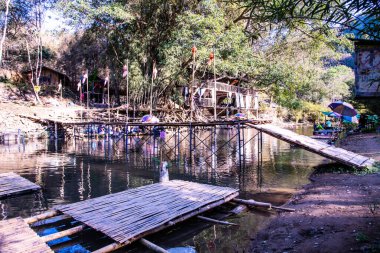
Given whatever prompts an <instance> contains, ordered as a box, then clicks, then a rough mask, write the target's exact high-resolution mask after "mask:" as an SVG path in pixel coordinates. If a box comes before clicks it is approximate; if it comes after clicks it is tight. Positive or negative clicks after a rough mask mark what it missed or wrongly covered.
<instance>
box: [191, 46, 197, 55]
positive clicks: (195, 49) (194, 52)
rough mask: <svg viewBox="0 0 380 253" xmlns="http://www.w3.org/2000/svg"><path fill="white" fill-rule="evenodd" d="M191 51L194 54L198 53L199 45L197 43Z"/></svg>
mask: <svg viewBox="0 0 380 253" xmlns="http://www.w3.org/2000/svg"><path fill="white" fill-rule="evenodd" d="M191 53H192V54H193V56H194V55H195V54H196V53H197V47H196V46H195V45H194V46H193V47H192V48H191Z"/></svg>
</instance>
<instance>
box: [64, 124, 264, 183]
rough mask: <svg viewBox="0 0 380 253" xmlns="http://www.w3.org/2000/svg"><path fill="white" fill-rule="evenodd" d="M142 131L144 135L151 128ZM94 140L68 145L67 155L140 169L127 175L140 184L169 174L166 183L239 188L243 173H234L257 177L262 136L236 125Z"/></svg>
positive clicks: (151, 128)
mask: <svg viewBox="0 0 380 253" xmlns="http://www.w3.org/2000/svg"><path fill="white" fill-rule="evenodd" d="M222 126H225V125H224V124H223V125H222ZM144 127H145V128H146V129H145V130H146V131H147V132H150V131H153V127H154V126H144ZM85 128H86V127H84V129H85ZM95 137H96V136H91V135H89V136H87V137H86V138H83V139H82V140H80V141H78V140H77V139H74V140H73V143H74V145H73V148H74V150H68V152H69V153H75V154H78V153H79V154H85V155H90V156H91V158H92V159H93V158H95V157H99V159H109V160H118V159H126V160H127V164H128V163H131V164H133V165H132V166H131V167H133V168H139V167H140V168H143V169H142V170H133V172H131V173H138V174H140V176H143V175H144V174H146V178H151V176H152V175H151V173H147V172H148V171H153V172H156V173H159V171H160V170H164V169H169V171H170V177H171V178H176V179H190V180H197V181H201V182H208V183H213V184H216V183H220V181H219V180H223V178H226V177H231V176H239V178H238V181H239V182H240V183H239V185H244V183H243V182H244V181H245V180H244V178H240V176H241V177H245V175H246V173H239V172H244V169H245V168H252V167H253V166H256V165H257V166H258V169H257V173H259V172H260V165H261V162H260V161H261V158H262V140H261V139H260V138H262V134H261V133H260V132H258V131H250V130H247V129H244V126H243V125H242V124H237V125H236V126H229V127H224V128H220V127H218V126H217V125H214V126H212V127H205V126H189V127H187V128H186V127H182V126H181V127H176V128H174V129H171V131H167V133H166V134H165V135H162V134H161V135H160V134H157V135H154V134H152V135H139V136H138V135H135V136H127V135H123V136H119V137H114V138H107V137H106V138H104V139H98V140H96V139H95ZM257 176H259V174H258V175H257ZM254 181H256V182H260V180H254Z"/></svg>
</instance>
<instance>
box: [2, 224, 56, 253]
mask: <svg viewBox="0 0 380 253" xmlns="http://www.w3.org/2000/svg"><path fill="white" fill-rule="evenodd" d="M0 252H2V253H18V252H20V253H21V252H29V253H49V252H53V251H52V250H51V249H50V248H49V247H48V246H47V245H46V243H45V242H44V241H43V239H42V238H41V237H39V236H38V235H37V234H36V233H35V232H34V231H33V230H32V229H31V228H30V227H29V225H28V224H27V223H26V222H25V221H24V220H23V219H22V218H13V219H10V220H3V221H0Z"/></svg>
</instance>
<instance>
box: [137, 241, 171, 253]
mask: <svg viewBox="0 0 380 253" xmlns="http://www.w3.org/2000/svg"><path fill="white" fill-rule="evenodd" d="M139 242H140V243H141V244H142V245H144V246H145V247H147V248H148V249H151V250H153V251H155V252H158V253H169V251H167V250H166V249H163V248H161V247H160V246H158V245H156V244H154V243H152V242H150V241H148V240H146V239H144V238H141V239H140V240H139Z"/></svg>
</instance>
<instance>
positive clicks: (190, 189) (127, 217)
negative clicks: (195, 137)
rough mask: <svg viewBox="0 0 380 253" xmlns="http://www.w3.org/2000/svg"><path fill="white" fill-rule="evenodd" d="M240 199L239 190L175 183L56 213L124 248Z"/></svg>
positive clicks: (103, 197)
mask: <svg viewBox="0 0 380 253" xmlns="http://www.w3.org/2000/svg"><path fill="white" fill-rule="evenodd" d="M237 195H238V190H237V189H231V188H227V187H219V186H212V185H205V184H198V183H193V182H186V181H180V180H172V181H169V182H165V183H157V184H152V185H147V186H143V187H139V188H135V189H130V190H126V191H123V192H119V193H115V194H110V195H106V196H102V197H98V198H94V199H90V200H86V201H82V202H78V203H74V204H68V205H61V206H56V207H54V209H56V210H58V211H60V212H63V213H64V214H67V215H70V216H71V217H73V218H74V219H76V220H78V221H81V222H83V223H85V224H86V225H88V226H90V227H92V228H94V229H95V230H98V231H100V232H102V233H104V234H105V235H107V236H109V237H111V238H112V239H113V240H115V241H116V242H118V243H120V244H123V245H125V244H128V243H131V242H133V241H135V240H137V239H140V238H142V237H143V236H145V235H148V234H151V233H155V232H158V231H159V230H161V229H163V228H165V227H168V226H171V225H174V224H175V223H176V222H179V221H182V220H185V219H188V218H190V217H192V216H195V215H197V214H198V213H200V212H204V211H206V210H208V209H210V208H212V207H215V206H217V205H221V204H223V203H225V202H228V201H230V200H231V199H233V198H234V197H236V196H237Z"/></svg>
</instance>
